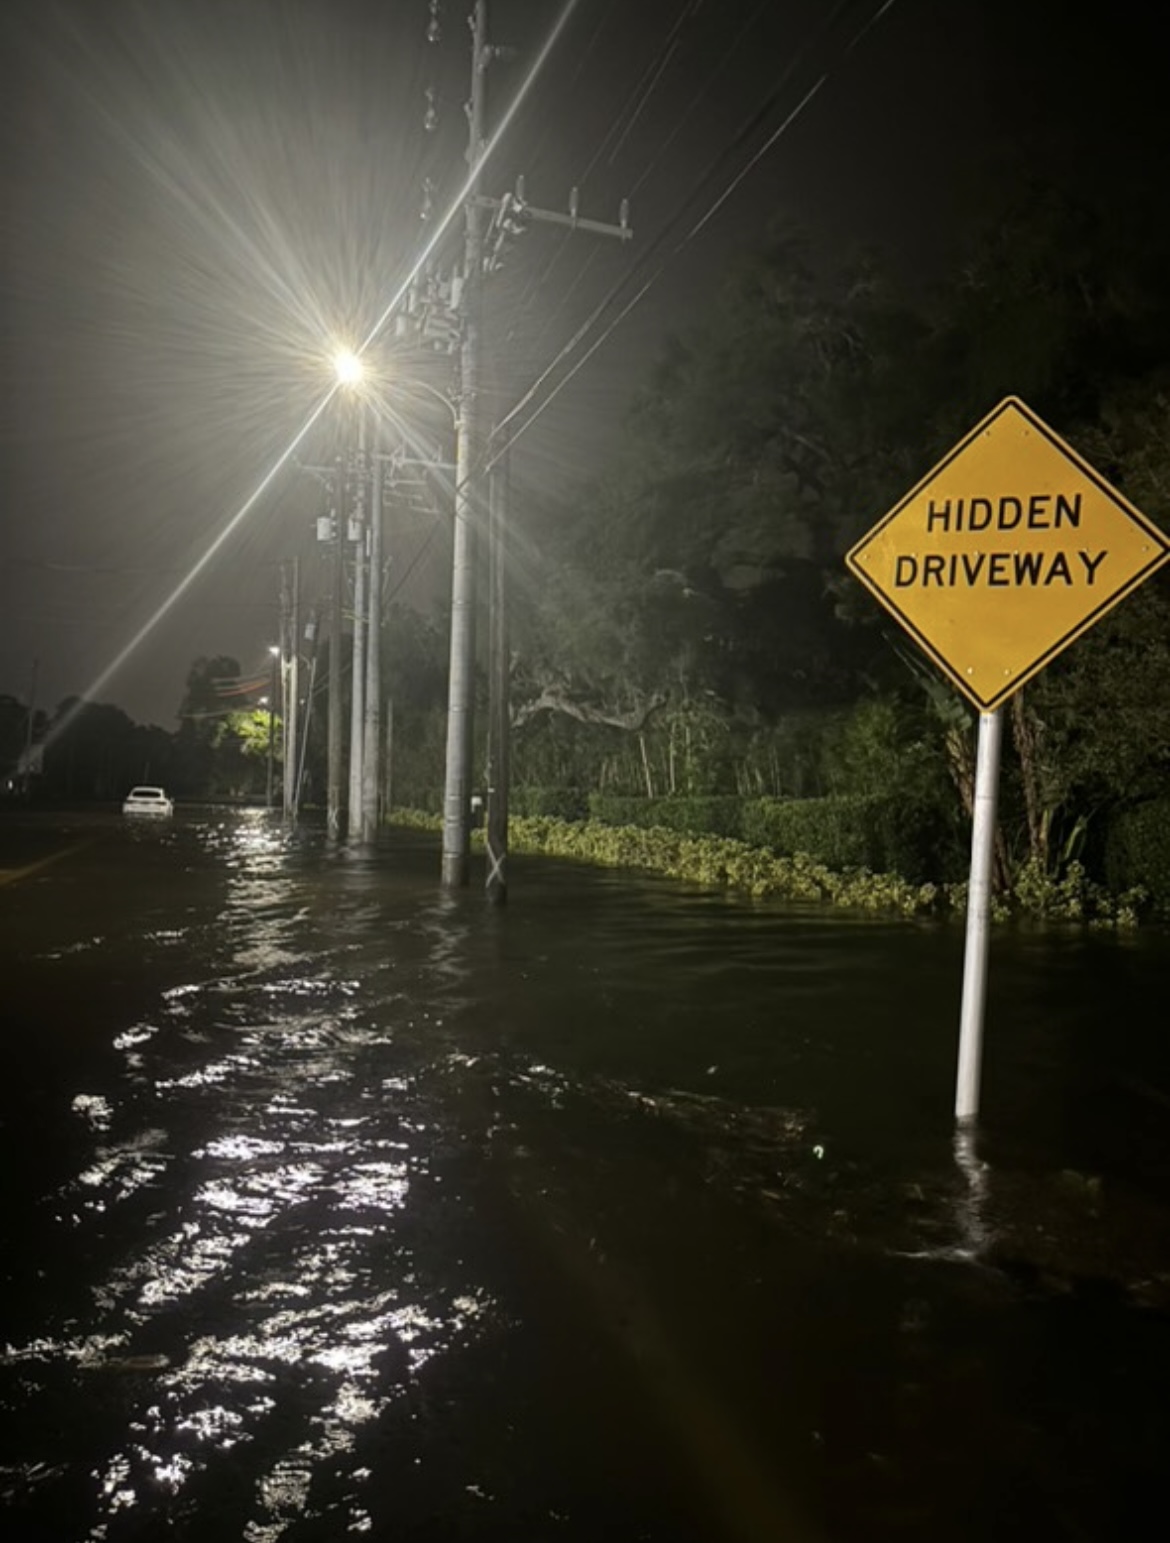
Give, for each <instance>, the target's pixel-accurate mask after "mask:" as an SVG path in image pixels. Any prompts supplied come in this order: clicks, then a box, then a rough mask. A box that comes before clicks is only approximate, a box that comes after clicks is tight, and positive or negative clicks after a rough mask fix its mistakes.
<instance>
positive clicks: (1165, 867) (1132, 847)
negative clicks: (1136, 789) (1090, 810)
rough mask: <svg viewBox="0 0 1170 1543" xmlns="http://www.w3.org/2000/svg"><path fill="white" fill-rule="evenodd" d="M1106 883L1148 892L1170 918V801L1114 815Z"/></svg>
mask: <svg viewBox="0 0 1170 1543" xmlns="http://www.w3.org/2000/svg"><path fill="white" fill-rule="evenodd" d="M1105 882H1106V884H1107V885H1108V886H1109V888H1110V889H1112V890H1119V891H1120V890H1128V889H1136V888H1140V889H1143V890H1145V891H1146V893H1147V894H1148V895H1149V896H1150V899H1151V902H1152V904H1153V907H1154V909H1155V910H1156V911H1158V912H1160V913H1161V914H1162V915H1170V798H1157V799H1151V800H1150V802H1149V803H1145V804H1138V805H1137V807H1136V808H1133V809H1125V810H1122V811H1121V812H1120V813H1118V814H1115V815H1114V816H1113V818H1112V819H1111V820H1110V822H1109V829H1108V833H1107V835H1106V838H1105Z"/></svg>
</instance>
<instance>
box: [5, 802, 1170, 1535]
mask: <svg viewBox="0 0 1170 1543" xmlns="http://www.w3.org/2000/svg"><path fill="white" fill-rule="evenodd" d="M50 855H56V860H55V861H52V862H50V863H47V864H46V865H44V866H40V867H37V866H35V865H36V864H37V863H39V862H41V861H42V859H43V858H45V857H47V856H50ZM438 866H439V865H438V853H437V846H436V844H435V843H434V842H432V841H431V840H430V839H428V838H423V837H419V836H413V835H408V834H403V833H395V834H392V835H390V836H389V837H387V838H386V840H385V843H384V845H382V846H380V847H379V848H378V850H377V851H375V852H373V853H371V854H366V855H355V854H353V853H350V852H347V851H345V850H344V849H342V850H331V849H330V848H329V847H328V846H327V845H326V843H325V841H324V839H323V836H322V835H321V833H320V832H318V831H316V830H306V831H302V832H300V833H297V834H295V835H292V836H289V835H287V834H286V833H285V832H284V831H283V830H282V828H281V826H280V824H279V821H277V820H276V819H271V820H270V819H269V818H267V817H266V816H265V815H264V814H263V812H262V811H256V812H245V813H236V812H231V813H225V812H222V811H211V810H207V811H182V810H180V811H179V813H178V814H177V816H176V818H175V819H174V821H173V822H161V823H159V824H157V825H151V824H149V823H143V824H141V825H138V826H134V825H130V824H127V823H125V822H123V821H122V820H121V819H120V818H119V817H118V816H114V815H109V816H105V815H100V816H99V815H93V816H86V817H79V818H78V819H76V820H74V821H72V822H69V821H57V822H54V821H52V820H51V819H50V818H49V817H47V816H29V817H21V816H17V815H11V814H10V815H6V816H5V818H4V822H3V824H2V825H0V867H2V868H4V869H5V870H6V874H5V875H0V877H5V876H6V877H7V878H8V880H9V882H7V883H5V884H3V885H2V886H0V916H2V918H3V925H2V934H0V935H2V948H3V957H4V970H3V988H4V997H5V1005H4V1013H3V1018H4V1033H3V1036H2V1054H3V1063H4V1064H3V1078H2V1082H0V1114H2V1120H3V1123H2V1125H0V1145H2V1151H3V1162H4V1172H5V1175H6V1182H5V1193H4V1199H3V1205H4V1208H5V1215H4V1238H5V1247H4V1253H3V1260H2V1263H0V1278H2V1282H3V1285H2V1291H3V1304H2V1307H3V1316H2V1321H0V1417H2V1421H3V1430H2V1444H0V1523H2V1526H3V1533H4V1536H5V1537H6V1538H7V1539H12V1540H23V1539H26V1538H27V1539H47V1540H53V1543H83V1540H86V1543H88V1540H94V1543H98V1540H101V1543H105V1540H109V1543H119V1540H123V1539H147V1540H149V1539H155V1538H162V1537H166V1538H174V1539H176V1540H180V1543H195V1540H199V1543H203V1540H209V1543H210V1540H213V1539H214V1540H216V1543H230V1540H235V1539H240V1540H245V1543H276V1540H278V1539H279V1540H284V1543H307V1540H314V1543H318V1540H320V1543H323V1540H330V1543H333V1540H340V1539H342V1538H346V1537H349V1536H351V1535H353V1536H358V1537H370V1538H374V1539H387V1540H389V1539H395V1540H397V1539H420V1540H422V1539H425V1540H432V1539H433V1540H436V1543H438V1540H444V1543H445V1540H456V1539H476V1540H478V1539H485V1540H499V1543H505V1540H506V1543H528V1540H532V1543H544V1540H546V1539H547V1540H556V1539H566V1540H574V1543H577V1540H581V1543H584V1540H598V1539H602V1538H612V1539H618V1540H624V1539H631V1540H646V1543H666V1540H671V1543H680V1540H681V1543H691V1540H694V1543H707V1540H712V1543H723V1540H728V1543H742V1540H750V1543H757V1540H760V1543H762V1540H764V1539H769V1540H788V1539H791V1540H793V1543H854V1540H858V1543H861V1540H866V1543H868V1540H886V1539H889V1540H893V1539H899V1540H907V1539H912V1540H922V1543H926V1540H928V1539H929V1540H931V1543H937V1540H939V1539H944V1538H945V1539H947V1540H955V1539H962V1540H966V1539H970V1540H975V1539H980V1540H982V1539H993V1538H994V1539H996V1540H1014V1539H1020V1540H1025V1539H1027V1540H1028V1543H1035V1540H1037V1539H1045V1540H1049V1539H1059V1540H1065V1539H1067V1540H1070V1543H1072V1540H1077V1543H1080V1540H1089V1539H1092V1540H1096V1539H1101V1540H1104V1539H1119V1538H1127V1537H1137V1536H1139V1535H1142V1534H1143V1532H1144V1530H1145V1529H1144V1527H1143V1526H1142V1525H1140V1524H1139V1519H1144V1518H1145V1517H1148V1516H1149V1515H1156V1514H1158V1511H1159V1510H1160V1509H1161V1507H1160V1503H1159V1502H1160V1499H1161V1493H1162V1488H1163V1486H1162V1483H1161V1475H1162V1472H1163V1468H1164V1461H1165V1453H1166V1451H1167V1450H1168V1449H1170V1405H1168V1403H1167V1398H1166V1389H1167V1387H1170V1225H1167V1222H1168V1211H1167V1200H1168V1198H1170V1042H1168V1038H1167V1035H1166V1032H1165V1023H1166V1007H1165V995H1166V989H1167V983H1168V982H1170V938H1168V937H1167V936H1166V935H1165V934H1157V933H1152V932H1151V933H1143V934H1137V935H1133V936H1129V937H1126V936H1121V937H1118V936H1114V935H1112V934H1085V933H1079V932H1073V931H1057V930H1054V931H1050V932H1042V931H1031V932H1027V931H1016V932H1012V933H1006V932H1005V933H1004V934H1002V935H997V936H996V938H995V940H994V943H993V950H992V978H991V991H990V1007H989V1028H988V1040H987V1051H986V1055H987V1059H986V1069H985V1079H984V1108H985V1113H986V1128H985V1129H984V1130H983V1131H982V1132H981V1134H980V1137H979V1142H978V1145H977V1146H976V1145H975V1144H974V1143H970V1144H964V1143H959V1144H956V1142H955V1140H954V1138H953V1135H952V1128H951V1120H950V1109H951V1100H952V1096H953V1077H954V1059H955V1051H956V1041H957V1021H958V994H959V980H960V970H961V951H962V936H961V929H960V928H958V927H949V928H948V927H940V926H936V925H934V924H916V923H910V922H905V921H901V920H898V921H890V920H875V919H872V918H850V917H843V916H841V915H839V914H834V913H831V912H829V911H827V910H821V909H817V908H812V907H800V908H798V907H793V906H782V905H767V906H763V905H752V904H750V903H748V902H746V901H742V900H739V899H733V898H727V897H724V896H721V895H711V894H703V893H699V892H697V891H693V890H687V889H685V888H682V887H680V886H677V885H674V884H671V883H668V882H665V881H659V880H656V879H650V878H643V877H639V876H637V875H631V874H615V873H608V872H601V871H596V870H592V869H588V868H583V867H582V868H576V867H572V866H569V865H565V864H557V863H549V862H540V861H535V860H530V861H525V860H514V862H513V872H512V898H511V900H510V903H509V906H508V908H507V909H506V911H493V910H490V909H489V908H488V907H487V906H486V905H485V904H484V902H483V898H482V894H481V891H480V889H479V888H478V885H477V887H473V888H472V889H471V890H470V891H469V892H467V893H465V894H459V895H457V896H454V897H451V896H446V895H444V894H442V893H441V892H440V890H439V887H438V882H437V875H438ZM480 877H481V876H480V872H479V865H478V864H477V865H476V878H477V880H479V879H480Z"/></svg>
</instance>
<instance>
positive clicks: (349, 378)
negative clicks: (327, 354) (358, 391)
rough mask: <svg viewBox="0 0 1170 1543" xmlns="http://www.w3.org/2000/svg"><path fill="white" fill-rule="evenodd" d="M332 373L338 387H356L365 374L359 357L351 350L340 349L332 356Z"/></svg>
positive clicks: (364, 368)
mask: <svg viewBox="0 0 1170 1543" xmlns="http://www.w3.org/2000/svg"><path fill="white" fill-rule="evenodd" d="M333 372H334V374H335V375H336V376H337V381H338V384H339V385H342V386H356V385H357V384H358V383H359V382H360V381H361V379H362V376H363V375H364V374H365V372H366V367H365V365H364V364H363V363H362V359H361V355H360V354H355V353H354V352H353V351H352V350H351V349H348V348H340V349H338V351H337V352H336V353H335V354H334V355H333Z"/></svg>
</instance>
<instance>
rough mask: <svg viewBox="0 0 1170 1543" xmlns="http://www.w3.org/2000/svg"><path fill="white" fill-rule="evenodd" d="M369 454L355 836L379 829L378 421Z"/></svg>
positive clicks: (365, 837)
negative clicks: (362, 712) (359, 772)
mask: <svg viewBox="0 0 1170 1543" xmlns="http://www.w3.org/2000/svg"><path fill="white" fill-rule="evenodd" d="M373 434H374V437H373V443H372V444H371V446H370V454H369V457H368V466H369V475H370V505H369V508H370V544H369V577H368V580H367V583H366V598H367V605H366V660H365V669H366V684H365V722H364V724H363V727H362V777H361V819H360V823H359V827H358V835H359V837H360V839H361V840H362V841H363V842H367V843H368V842H371V841H373V839H374V837H375V836H376V835H377V832H378V759H379V753H380V751H381V748H382V746H381V738H382V721H381V720H382V498H383V486H384V481H385V476H386V471H385V467H384V466H383V464H382V460H381V457H380V456H379V453H378V452H379V448H380V447H379V436H378V424H377V422H376V421H375V423H374V429H373Z"/></svg>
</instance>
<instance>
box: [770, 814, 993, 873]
mask: <svg viewBox="0 0 1170 1543" xmlns="http://www.w3.org/2000/svg"><path fill="white" fill-rule="evenodd" d="M741 829H742V832H743V839H744V840H745V841H746V842H748V843H749V844H750V845H752V846H759V847H769V848H771V849H772V850H773V851H775V852H780V853H783V854H785V855H787V856H793V855H795V854H796V853H797V852H803V853H805V854H807V855H808V856H809V857H812V858H814V859H815V860H816V861H817V862H821V863H825V864H826V865H827V866H828V867H830V868H869V869H871V870H872V871H874V872H877V873H900V874H902V875H903V876H904V877H905V878H907V879H910V880H912V881H915V882H917V881H921V880H926V879H938V880H950V879H958V878H959V877H960V876H961V874H962V872H963V853H962V843H961V841H960V839H959V832H958V827H957V824H956V821H955V818H954V812H953V811H952V810H948V809H943V808H941V807H939V806H938V805H936V804H933V803H927V802H923V801H920V800H917V799H912V798H905V797H901V796H899V795H897V794H871V795H868V796H867V795H862V794H838V795H837V796H835V797H832V798H791V799H776V798H759V799H752V800H750V801H749V802H747V803H745V804H744V807H743V817H742V824H741Z"/></svg>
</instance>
